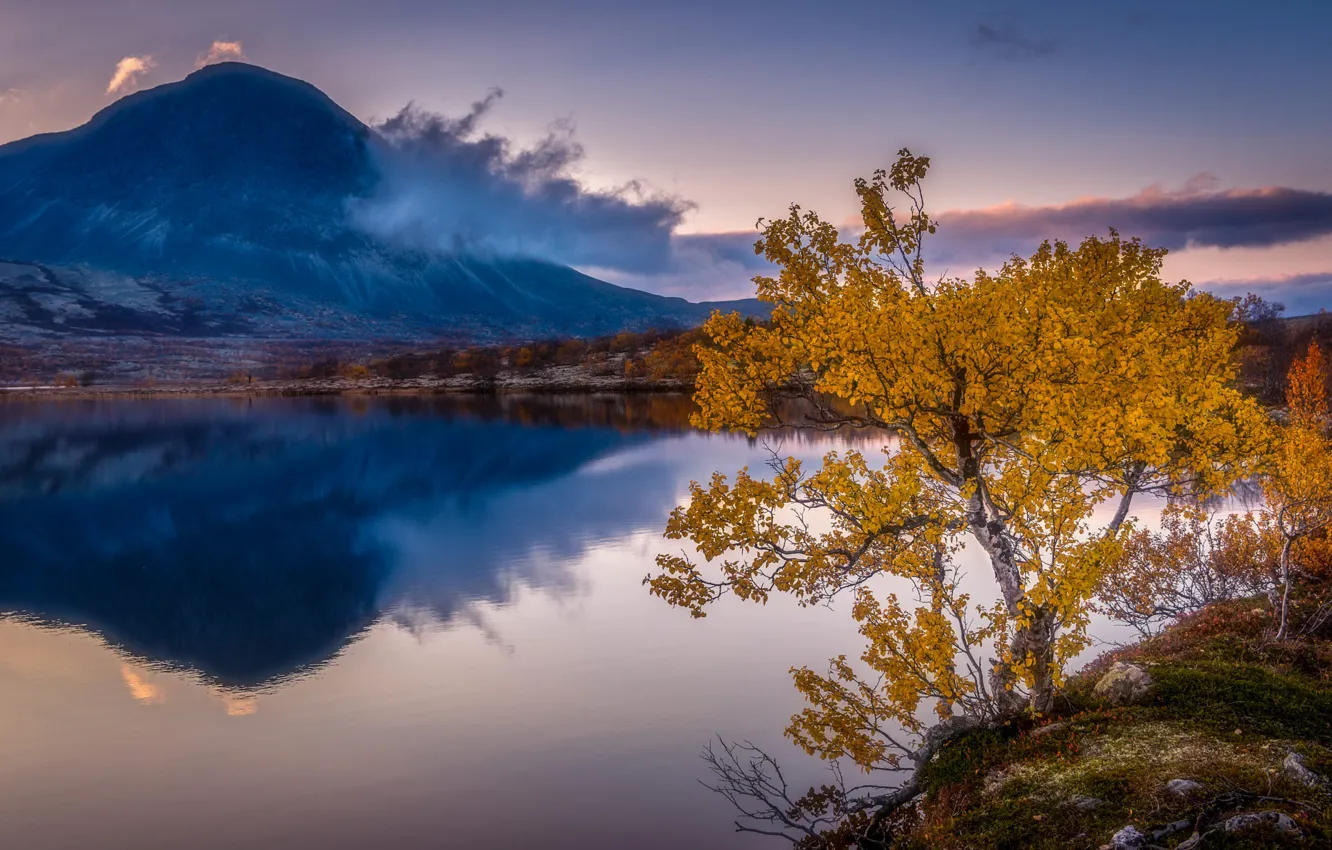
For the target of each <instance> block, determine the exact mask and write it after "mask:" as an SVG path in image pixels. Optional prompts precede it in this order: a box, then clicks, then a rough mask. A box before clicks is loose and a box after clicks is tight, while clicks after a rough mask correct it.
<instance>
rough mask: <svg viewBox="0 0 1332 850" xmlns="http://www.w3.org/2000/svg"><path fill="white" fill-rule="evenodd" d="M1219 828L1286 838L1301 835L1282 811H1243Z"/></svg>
mask: <svg viewBox="0 0 1332 850" xmlns="http://www.w3.org/2000/svg"><path fill="white" fill-rule="evenodd" d="M1221 828H1222V829H1224V830H1225V831H1226V832H1231V833H1235V832H1265V833H1271V834H1274V835H1281V836H1286V837H1288V838H1296V837H1298V836H1300V835H1303V833H1302V832H1301V831H1300V828H1299V827H1298V826H1296V824H1295V821H1293V820H1291V819H1290V818H1289V817H1288V816H1287V815H1285V814H1283V813H1282V812H1245V813H1244V814H1242V815H1235V816H1234V817H1233V818H1231V819H1230V820H1228V821H1226V822H1225V823H1224V824H1223V825H1222V827H1221Z"/></svg>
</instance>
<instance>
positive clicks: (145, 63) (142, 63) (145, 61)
mask: <svg viewBox="0 0 1332 850" xmlns="http://www.w3.org/2000/svg"><path fill="white" fill-rule="evenodd" d="M155 67H157V62H156V61H155V60H154V59H153V57H151V56H146V55H145V56H126V57H125V58H124V59H121V60H120V61H119V62H117V63H116V72H115V73H114V74H112V75H111V82H109V83H107V86H106V93H107V94H115V93H116V92H119V91H121V90H122V89H127V88H132V87H133V86H134V83H135V82H136V81H137V80H138V78H139V75H140V74H142V73H144V72H145V71H147V70H149V69H151V68H155Z"/></svg>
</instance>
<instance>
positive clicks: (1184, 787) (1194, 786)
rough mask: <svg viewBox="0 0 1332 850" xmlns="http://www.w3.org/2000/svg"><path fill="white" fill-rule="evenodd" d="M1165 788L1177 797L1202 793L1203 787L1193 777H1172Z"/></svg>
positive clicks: (1168, 792)
mask: <svg viewBox="0 0 1332 850" xmlns="http://www.w3.org/2000/svg"><path fill="white" fill-rule="evenodd" d="M1165 790H1166V793H1167V794H1174V795H1175V796H1176V797H1193V796H1196V795H1198V794H1201V793H1202V790H1203V787H1202V785H1201V784H1200V783H1198V782H1194V781H1193V780H1192V779H1172V780H1170V781H1169V782H1167V783H1166V784H1165Z"/></svg>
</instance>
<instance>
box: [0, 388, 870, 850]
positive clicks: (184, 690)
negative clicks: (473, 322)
mask: <svg viewBox="0 0 1332 850" xmlns="http://www.w3.org/2000/svg"><path fill="white" fill-rule="evenodd" d="M688 409H689V403H688V400H687V399H685V398H682V397H672V396H628V397H613V396H607V397H597V396H579V397H532V398H522V397H509V396H506V397H434V398H386V399H337V400H329V399H161V400H119V401H65V402H36V401H11V402H7V403H4V404H0V559H2V565H0V834H3V836H4V840H3V843H4V845H5V846H7V847H22V848H28V850H55V849H56V848H92V847H97V848H122V847H123V848H130V847H133V848H137V850H146V848H181V847H190V848H198V849H199V850H203V848H223V847H226V848H233V847H237V846H251V847H265V848H268V847H318V848H324V850H332V848H361V847H369V846H384V847H387V846H392V847H395V848H417V847H421V848H426V847H497V848H507V847H571V848H572V847H580V848H599V847H637V848H679V847H699V848H710V847H747V846H768V842H767V841H765V840H763V839H754V838H752V837H749V836H736V835H734V834H733V833H732V831H731V815H730V812H729V810H728V808H727V804H725V802H724V801H722V800H720V799H718V798H716V797H714V796H713V795H712V794H711V793H709V792H708V791H706V790H705V789H703V788H702V787H701V786H700V785H699V783H698V780H699V779H700V778H704V777H705V776H706V775H707V774H706V770H705V767H704V765H703V763H702V762H701V761H700V759H699V757H698V754H699V751H700V749H701V747H702V746H703V744H705V743H706V742H707V741H708V740H709V738H710V737H711V736H713V735H714V734H716V733H722V734H725V735H727V736H728V737H739V738H749V739H752V740H754V741H756V742H761V743H763V744H764V745H765V746H769V747H771V748H772V750H773V751H774V752H775V753H777V754H779V755H781V756H783V758H785V759H786V761H787V762H788V763H789V764H790V766H791V769H792V770H793V771H795V772H796V773H797V775H801V776H804V777H806V778H807V779H808V780H821V779H822V777H823V774H822V773H821V768H819V767H817V766H816V765H812V764H810V763H809V761H808V760H806V759H804V758H803V757H802V756H801V755H800V754H798V753H797V752H796V751H795V750H794V749H793V748H792V747H790V745H789V744H786V743H785V742H784V741H783V740H782V738H781V729H782V728H783V727H784V725H785V721H786V718H787V717H788V716H789V715H790V714H791V713H792V711H794V710H795V709H797V708H798V707H799V699H798V696H797V694H796V693H795V691H794V689H793V688H792V687H791V685H790V681H789V677H788V674H787V670H788V668H789V667H790V666H791V665H793V664H806V663H807V664H812V665H820V666H821V665H822V664H823V663H824V662H825V661H826V659H827V658H828V657H829V656H831V655H835V654H837V653H840V652H855V651H857V646H858V639H857V636H856V635H855V633H854V630H853V628H852V625H851V624H850V621H849V620H848V619H847V618H846V616H845V612H841V611H836V612H832V611H828V610H825V609H807V610H802V609H798V608H795V607H794V606H791V605H788V604H784V602H783V601H775V602H774V603H771V604H769V605H768V606H767V608H766V609H763V608H759V607H757V606H752V605H743V604H723V605H720V606H718V608H717V610H716V611H715V612H714V613H713V614H712V615H711V616H709V617H708V618H707V619H705V620H701V621H700V620H693V619H691V618H690V617H689V616H688V615H687V613H685V612H683V611H678V610H674V609H671V608H669V607H668V606H667V605H665V604H664V603H663V602H661V601H660V600H657V599H654V598H651V597H650V596H649V595H648V593H647V591H646V589H645V588H644V587H642V585H641V581H642V579H643V577H644V576H645V575H646V574H647V573H648V572H649V571H650V570H651V569H652V566H653V558H654V556H655V555H656V554H657V553H658V552H662V551H674V549H673V548H671V547H675V546H676V545H677V544H674V543H671V542H670V541H666V540H663V539H662V537H661V531H662V528H663V526H664V523H665V520H666V516H667V514H668V513H669V511H670V509H671V508H672V507H673V506H674V505H676V504H677V503H678V502H680V501H681V500H682V499H683V498H684V496H685V493H686V488H687V486H688V483H689V481H690V480H691V479H697V478H704V477H706V476H707V475H709V474H710V473H711V472H712V471H713V469H724V470H726V471H727V472H728V473H729V472H733V471H734V470H735V469H738V468H739V467H741V466H743V465H745V464H751V465H754V466H757V465H759V464H761V463H762V462H763V460H764V458H765V457H766V451H765V449H764V447H763V446H762V445H761V444H759V443H751V442H749V441H747V440H744V439H737V438H729V437H721V436H709V435H704V434H700V433H697V432H694V431H691V430H689V429H688V427H687V425H686V420H687V415H688ZM830 447H831V444H830V443H828V442H827V441H824V442H822V443H815V442H809V441H801V442H790V443H789V444H788V445H787V446H786V448H787V449H790V450H792V453H795V454H800V455H802V456H810V457H816V456H818V455H820V454H822V452H823V451H825V450H827V449H828V448H830Z"/></svg>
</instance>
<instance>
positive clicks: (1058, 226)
mask: <svg viewBox="0 0 1332 850" xmlns="http://www.w3.org/2000/svg"><path fill="white" fill-rule="evenodd" d="M1112 227H1113V228H1115V229H1117V230H1119V231H1120V232H1121V233H1123V234H1124V235H1126V236H1137V237H1140V238H1141V239H1142V240H1143V241H1144V242H1146V243H1147V244H1149V245H1153V246H1158V247H1162V248H1169V249H1171V250H1180V249H1183V248H1190V247H1217V248H1254V247H1258V248H1265V247H1272V246H1276V245H1285V244H1289V243H1292V242H1302V241H1304V240H1307V239H1315V238H1318V237H1320V236H1325V235H1327V234H1330V233H1332V193H1327V192H1315V191H1308V190H1304V189H1290V188H1285V187H1270V188H1265V189H1232V190H1228V191H1198V190H1194V189H1187V190H1185V191H1181V192H1167V191H1163V190H1161V189H1158V188H1152V189H1148V190H1146V191H1143V192H1141V193H1139V194H1137V195H1134V196H1133V197H1131V198H1120V199H1116V198H1094V199H1091V200H1085V201H1076V202H1074V203H1069V204H1063V205H1059V206H1047V207H1022V206H1003V207H992V208H990V209H982V210H969V211H960V212H948V213H943V214H941V215H940V216H939V234H938V237H937V238H936V240H935V242H934V245H933V248H934V253H935V258H936V259H937V260H940V261H945V262H946V261H968V262H986V261H989V260H991V259H993V258H995V257H1003V256H1007V255H1010V254H1013V253H1017V254H1025V253H1028V252H1030V250H1031V249H1032V248H1033V247H1034V246H1035V245H1036V244H1039V243H1040V241H1041V240H1043V239H1064V240H1067V241H1077V240H1080V239H1082V238H1083V237H1085V236H1089V235H1092V234H1099V233H1105V232H1106V231H1107V230H1108V229H1109V228H1112Z"/></svg>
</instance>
